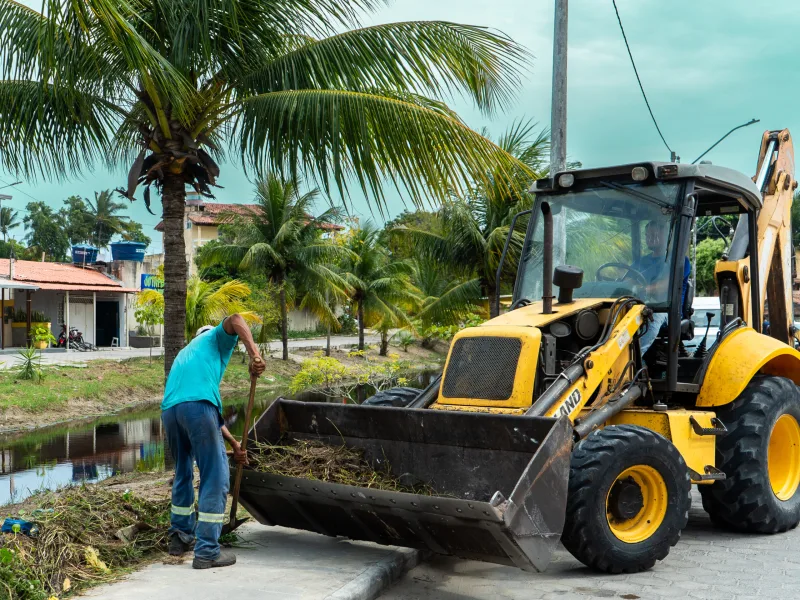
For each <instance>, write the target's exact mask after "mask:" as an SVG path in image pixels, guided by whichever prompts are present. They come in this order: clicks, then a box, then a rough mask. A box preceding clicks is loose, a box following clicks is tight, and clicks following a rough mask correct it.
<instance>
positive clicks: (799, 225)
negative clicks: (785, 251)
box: [792, 190, 800, 248]
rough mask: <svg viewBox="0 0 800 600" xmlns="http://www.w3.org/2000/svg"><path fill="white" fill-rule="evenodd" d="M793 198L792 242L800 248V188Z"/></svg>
mask: <svg viewBox="0 0 800 600" xmlns="http://www.w3.org/2000/svg"><path fill="white" fill-rule="evenodd" d="M792 200H793V202H792V243H793V244H794V247H795V248H800V190H798V191H796V192H795V193H794V198H793V199H792Z"/></svg>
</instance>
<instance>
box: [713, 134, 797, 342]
mask: <svg viewBox="0 0 800 600" xmlns="http://www.w3.org/2000/svg"><path fill="white" fill-rule="evenodd" d="M756 173H757V175H756V177H755V182H756V185H757V186H759V188H760V189H761V193H762V198H763V206H762V208H761V210H760V211H759V214H758V219H757V224H756V228H755V229H756V235H757V245H756V247H757V253H758V270H757V272H754V273H751V272H750V258H749V257H748V256H746V253H747V249H748V247H749V244H748V243H746V242H747V241H748V240H749V237H750V232H749V231H748V223H747V219H746V218H744V217H743V218H741V219H740V220H739V225H738V227H737V232H736V236H735V238H734V244H733V246H732V249H731V256H730V257H729V260H727V261H719V262H718V263H717V266H716V269H715V276H716V278H717V281H718V283H719V285H720V290H721V291H723V293H722V294H721V300H722V302H723V304H724V305H723V307H722V310H723V314H725V315H726V316H727V318H728V319H727V320H730V319H731V318H735V316H737V315H735V314H732V313H733V312H734V308H733V307H734V306H735V305H734V303H733V302H732V301H730V300H729V299H728V300H727V303H726V297H725V294H724V286H723V281H724V280H725V279H726V278H727V279H729V280H731V279H732V280H734V281H736V282H737V285H738V288H739V298H738V300H739V302H740V303H741V311H740V314H742V315H744V319H745V321H747V322H748V324H750V325H752V327H753V328H754V329H756V330H757V331H760V330H761V329H762V322H763V319H764V315H765V313H764V305H765V302H766V304H767V306H768V310H769V324H770V335H771V336H772V337H774V338H775V339H778V340H780V341H782V342H785V343H787V344H790V345H791V344H792V312H793V311H792V237H791V236H792V227H791V210H792V195H793V191H794V189H795V188H796V187H797V182H796V181H795V178H794V147H793V145H792V138H791V135H790V134H789V130H787V129H784V130H783V131H767V132H765V133H764V136H763V138H762V140H761V149H760V152H759V157H758V166H757V169H756ZM737 238H738V243H737ZM754 283H756V284H757V289H758V304H757V305H756V306H753V294H752V291H753V290H752V289H751V286H752V285H753V284H754Z"/></svg>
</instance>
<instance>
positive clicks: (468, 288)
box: [412, 257, 481, 329]
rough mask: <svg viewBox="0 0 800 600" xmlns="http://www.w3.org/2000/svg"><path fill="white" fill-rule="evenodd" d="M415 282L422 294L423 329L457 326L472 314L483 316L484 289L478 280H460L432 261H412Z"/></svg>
mask: <svg viewBox="0 0 800 600" xmlns="http://www.w3.org/2000/svg"><path fill="white" fill-rule="evenodd" d="M412 280H413V282H414V285H415V286H416V287H417V289H419V291H420V297H421V298H422V300H421V302H420V310H419V312H418V313H417V315H416V318H417V319H418V320H419V321H420V324H421V325H422V328H423V329H424V328H426V327H428V326H430V325H457V324H459V323H461V322H462V321H463V320H464V319H465V318H466V317H467V316H468V315H469V314H470V313H476V312H481V308H480V297H481V287H480V283H479V281H478V280H477V279H474V278H473V279H461V278H459V277H458V276H457V275H453V274H450V273H448V272H447V269H446V268H443V265H441V264H440V263H438V262H435V261H433V260H431V259H430V258H424V257H421V258H417V259H415V260H414V261H413V273H412Z"/></svg>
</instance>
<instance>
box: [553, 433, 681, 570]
mask: <svg viewBox="0 0 800 600" xmlns="http://www.w3.org/2000/svg"><path fill="white" fill-rule="evenodd" d="M690 491H691V481H690V479H689V470H688V469H687V467H686V463H685V462H684V461H683V457H681V454H680V452H678V450H677V448H675V446H673V444H672V442H670V441H669V440H667V439H666V438H664V437H662V436H660V435H658V434H657V433H654V432H653V431H650V430H649V429H645V428H644V427H637V426H635V425H612V426H609V427H606V428H604V429H600V430H596V431H594V432H592V433H591V434H589V436H587V437H586V438H585V439H584V440H582V441H581V442H580V443H579V444H578V445H577V446H576V447H575V450H574V451H573V454H572V461H571V465H570V476H569V489H568V493H567V512H566V523H565V525H564V533H563V535H562V537H561V541H562V543H563V544H564V546H565V547H566V549H567V550H569V552H570V553H571V554H572V555H573V556H574V557H575V558H577V559H578V560H579V561H581V562H582V563H583V564H585V565H586V566H588V567H591V568H593V569H596V570H598V571H603V572H606V573H636V572H639V571H644V570H647V569H650V568H652V567H653V565H655V563H656V561H657V560H663V559H664V558H666V556H667V554H669V550H670V548H671V547H672V546H674V545H675V544H676V543H677V542H678V540H679V539H680V535H681V530H683V528H684V527H686V523H687V521H688V519H689V506H690V505H691V496H690Z"/></svg>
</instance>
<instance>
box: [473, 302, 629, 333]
mask: <svg viewBox="0 0 800 600" xmlns="http://www.w3.org/2000/svg"><path fill="white" fill-rule="evenodd" d="M613 301H614V300H613V299H605V298H581V299H578V300H575V301H574V302H570V303H569V304H554V305H553V312H552V314H549V315H543V314H542V302H541V300H540V301H538V302H534V303H533V304H530V305H528V306H523V307H522V308H518V309H516V310H512V311H511V312H507V313H506V314H504V315H500V316H499V317H495V318H494V319H491V320H489V321H486V322H485V323H482V324H481V325H480V327H497V326H512V327H543V326H544V325H547V324H548V323H552V322H553V321H558V320H560V319H563V318H564V317H568V316H569V315H574V314H576V313H579V312H580V311H582V310H585V309H587V308H594V309H599V308H601V307H602V306H603V305H604V304H609V303H611V302H613Z"/></svg>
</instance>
